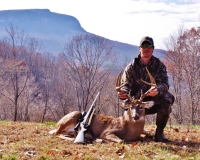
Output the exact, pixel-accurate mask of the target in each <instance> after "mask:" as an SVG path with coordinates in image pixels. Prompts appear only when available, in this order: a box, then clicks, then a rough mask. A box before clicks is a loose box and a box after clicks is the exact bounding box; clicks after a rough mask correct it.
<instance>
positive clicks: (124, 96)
mask: <svg viewBox="0 0 200 160" xmlns="http://www.w3.org/2000/svg"><path fill="white" fill-rule="evenodd" d="M117 93H118V96H119V98H120V99H122V100H123V99H127V98H128V96H127V94H129V92H128V91H127V90H125V89H121V90H120V92H117Z"/></svg>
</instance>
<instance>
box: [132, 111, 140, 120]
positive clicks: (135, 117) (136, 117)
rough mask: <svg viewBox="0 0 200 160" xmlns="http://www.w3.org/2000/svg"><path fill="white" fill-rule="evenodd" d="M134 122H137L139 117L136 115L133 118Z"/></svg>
mask: <svg viewBox="0 0 200 160" xmlns="http://www.w3.org/2000/svg"><path fill="white" fill-rule="evenodd" d="M133 118H134V120H135V121H137V120H138V119H139V118H140V117H139V115H138V114H137V113H136V114H135V116H134V117H133Z"/></svg>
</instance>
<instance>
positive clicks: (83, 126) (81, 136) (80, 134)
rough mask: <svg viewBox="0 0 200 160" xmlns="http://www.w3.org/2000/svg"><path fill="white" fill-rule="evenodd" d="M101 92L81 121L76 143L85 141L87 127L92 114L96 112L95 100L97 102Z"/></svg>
mask: <svg viewBox="0 0 200 160" xmlns="http://www.w3.org/2000/svg"><path fill="white" fill-rule="evenodd" d="M99 93H100V92H98V93H97V95H96V97H95V99H94V101H93V103H92V105H91V107H90V108H89V110H88V112H87V114H86V115H85V117H84V120H83V121H82V122H81V123H80V126H81V130H80V131H79V132H78V135H77V136H76V139H75V141H74V143H85V131H87V128H88V126H89V125H90V123H91V120H92V116H93V114H94V112H95V106H94V105H95V102H96V100H97V98H98V96H99Z"/></svg>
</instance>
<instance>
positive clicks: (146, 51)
mask: <svg viewBox="0 0 200 160" xmlns="http://www.w3.org/2000/svg"><path fill="white" fill-rule="evenodd" d="M139 50H140V54H141V57H143V58H150V57H151V56H152V54H153V50H154V46H152V45H151V44H150V43H149V42H146V41H145V42H143V43H142V45H141V46H140V47H139Z"/></svg>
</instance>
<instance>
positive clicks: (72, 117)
mask: <svg viewBox="0 0 200 160" xmlns="http://www.w3.org/2000/svg"><path fill="white" fill-rule="evenodd" d="M81 116H82V114H81V112H80V111H74V112H71V113H69V114H67V115H65V116H64V117H63V118H61V119H60V120H59V121H58V123H57V130H56V132H55V135H57V134H61V133H62V131H65V130H69V129H70V128H72V127H75V125H76V124H77V123H78V120H79V118H80V117H81Z"/></svg>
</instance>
